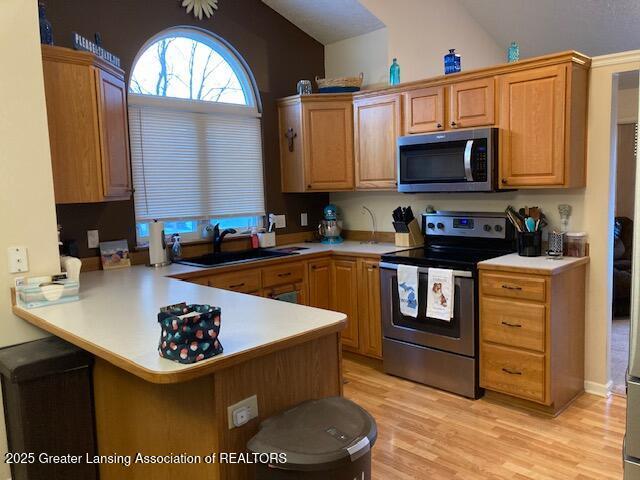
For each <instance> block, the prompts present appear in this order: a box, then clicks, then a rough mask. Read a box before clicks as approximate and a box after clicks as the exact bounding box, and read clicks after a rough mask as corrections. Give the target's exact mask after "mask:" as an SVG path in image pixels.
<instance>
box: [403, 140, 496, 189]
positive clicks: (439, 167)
mask: <svg viewBox="0 0 640 480" xmlns="http://www.w3.org/2000/svg"><path fill="white" fill-rule="evenodd" d="M494 130H495V129H491V128H487V129H477V130H462V131H455V132H443V133H435V134H427V135H410V136H406V137H400V138H399V139H398V172H399V174H398V191H400V192H451V191H454V192H455V191H491V190H494V188H495V185H494V172H493V165H494V163H495V162H494V159H493V153H494V152H493V150H494V148H493V146H494V145H495V144H494V137H496V134H495V132H494Z"/></svg>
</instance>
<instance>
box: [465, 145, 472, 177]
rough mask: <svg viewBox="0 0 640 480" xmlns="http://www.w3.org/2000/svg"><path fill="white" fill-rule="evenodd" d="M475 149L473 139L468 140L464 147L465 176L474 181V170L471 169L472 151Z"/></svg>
mask: <svg viewBox="0 0 640 480" xmlns="http://www.w3.org/2000/svg"><path fill="white" fill-rule="evenodd" d="M472 150H473V140H467V146H466V147H465V148H464V176H465V178H466V180H467V182H473V171H472V170H471V151H472Z"/></svg>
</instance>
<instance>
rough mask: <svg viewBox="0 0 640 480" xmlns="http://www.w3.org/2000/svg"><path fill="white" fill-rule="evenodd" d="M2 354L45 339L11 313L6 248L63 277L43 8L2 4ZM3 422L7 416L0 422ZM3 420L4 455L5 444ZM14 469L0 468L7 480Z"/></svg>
mask: <svg viewBox="0 0 640 480" xmlns="http://www.w3.org/2000/svg"><path fill="white" fill-rule="evenodd" d="M0 22H1V25H0V64H2V67H3V70H4V72H5V74H3V75H0V106H1V107H0V145H1V146H2V147H1V148H0V205H1V208H0V225H2V226H3V229H2V235H0V347H3V346H7V345H12V344H15V343H21V342H25V341H28V340H33V339H36V338H39V337H41V336H43V335H44V332H42V331H40V330H38V329H36V328H33V327H30V326H29V325H28V324H27V323H26V322H24V321H23V320H20V319H19V318H17V317H15V316H14V315H13V314H12V313H11V302H10V298H9V288H10V286H11V285H12V283H13V276H12V275H10V274H8V273H7V272H8V267H7V254H6V251H7V248H8V247H9V246H11V245H24V246H26V247H27V248H28V255H29V266H30V272H29V274H34V275H36V274H43V273H55V272H58V271H59V270H60V265H59V259H58V247H57V238H56V215H55V206H54V198H53V180H52V176H51V158H50V155H49V137H48V130H47V118H46V107H45V100H44V84H43V79H42V61H41V54H40V38H39V28H38V12H37V2H35V1H25V0H3V1H2V2H0ZM0 415H1V414H0ZM3 430H4V420H3V419H2V418H0V433H1V434H2V436H1V437H0V455H2V458H4V452H5V451H6V448H7V446H6V442H5V440H6V438H5V435H4V432H3ZM8 477H9V468H8V466H7V465H6V464H4V462H0V479H5V478H8Z"/></svg>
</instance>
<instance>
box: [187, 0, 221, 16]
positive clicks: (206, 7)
mask: <svg viewBox="0 0 640 480" xmlns="http://www.w3.org/2000/svg"><path fill="white" fill-rule="evenodd" d="M182 6H183V7H186V9H187V13H191V11H192V10H193V16H194V17H196V18H197V19H199V20H202V14H203V13H204V14H205V15H206V16H207V18H209V17H211V15H213V11H214V10H217V9H218V0H182Z"/></svg>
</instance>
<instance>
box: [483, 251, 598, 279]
mask: <svg viewBox="0 0 640 480" xmlns="http://www.w3.org/2000/svg"><path fill="white" fill-rule="evenodd" d="M585 263H589V257H581V258H577V257H562V258H550V257H547V256H546V255H543V256H540V257H521V256H520V255H518V254H517V253H510V254H508V255H503V256H502V257H496V258H492V259H489V260H484V261H483V262H479V263H478V268H479V269H480V270H506V271H525V272H527V273H537V274H541V275H555V274H557V273H560V272H562V271H564V270H566V269H567V268H572V267H576V266H578V265H583V264H585Z"/></svg>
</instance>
